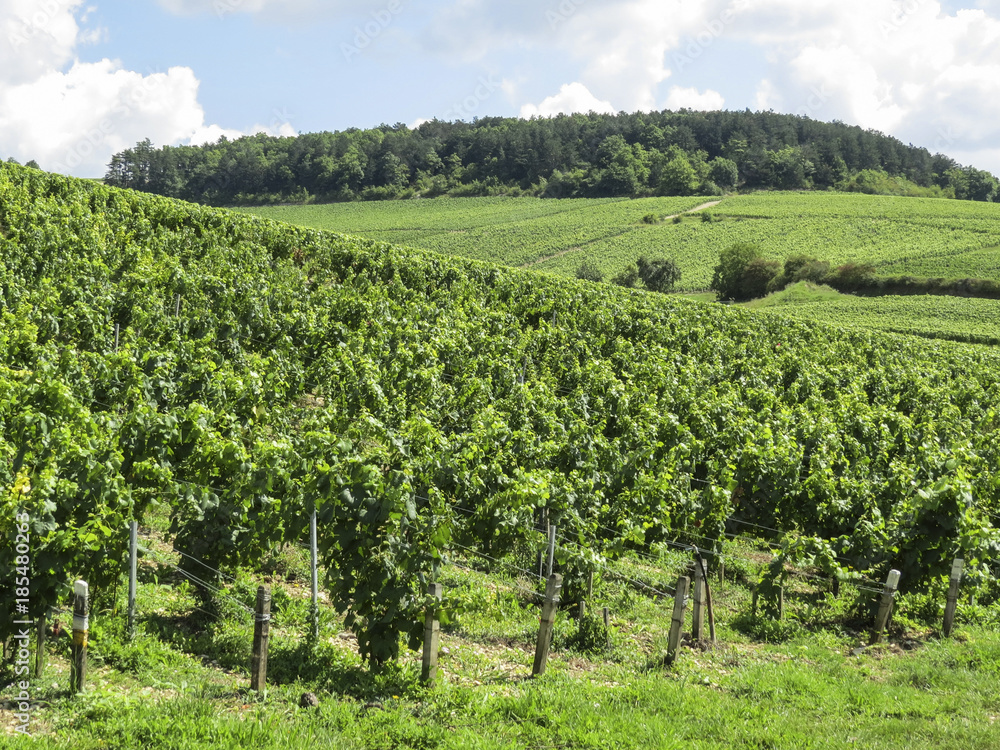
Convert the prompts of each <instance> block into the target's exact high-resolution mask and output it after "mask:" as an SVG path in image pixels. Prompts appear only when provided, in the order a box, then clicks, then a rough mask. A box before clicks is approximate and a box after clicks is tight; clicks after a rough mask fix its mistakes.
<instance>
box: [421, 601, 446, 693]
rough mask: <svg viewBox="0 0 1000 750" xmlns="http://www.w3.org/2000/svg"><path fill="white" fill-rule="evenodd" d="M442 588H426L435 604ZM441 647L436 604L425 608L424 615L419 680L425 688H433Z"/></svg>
mask: <svg viewBox="0 0 1000 750" xmlns="http://www.w3.org/2000/svg"><path fill="white" fill-rule="evenodd" d="M442 591H443V587H442V586H441V584H440V583H432V584H431V585H430V586H428V587H427V593H428V595H430V596H432V597H434V599H435V601H436V602H440V601H441V594H442ZM440 647H441V625H440V624H439V623H438V607H437V604H434V605H432V606H431V607H428V608H427V613H426V614H425V615H424V662H423V671H422V672H421V675H420V679H421V681H422V682H423V683H424V684H425V685H426V686H427V687H429V688H430V687H434V684H435V683H436V682H437V676H438V666H437V663H438V650H439V649H440Z"/></svg>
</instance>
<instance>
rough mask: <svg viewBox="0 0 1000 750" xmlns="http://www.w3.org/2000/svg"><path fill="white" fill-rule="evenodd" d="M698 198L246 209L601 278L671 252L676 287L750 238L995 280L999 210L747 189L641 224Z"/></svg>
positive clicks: (782, 252) (834, 258)
mask: <svg viewBox="0 0 1000 750" xmlns="http://www.w3.org/2000/svg"><path fill="white" fill-rule="evenodd" d="M703 201H704V199H694V198H669V199H668V198H655V199H654V198H650V199H644V200H635V201H630V200H572V201H555V200H551V201H546V200H540V199H537V198H524V199H478V198H472V199H450V200H431V201H389V202H379V203H362V204H358V203H349V204H335V205H322V206H295V207H277V208H254V209H247V210H248V211H251V212H253V213H256V214H259V215H261V216H266V217H269V218H275V219H280V220H282V221H288V222H290V223H293V224H299V225H303V226H310V227H316V228H322V229H329V230H333V231H337V232H343V233H346V234H353V235H358V236H362V237H370V238H372V239H379V240H386V241H392V242H397V243H399V244H405V245H411V246H413V247H420V248H425V249H428V250H435V251H438V252H444V253H448V254H451V255H460V256H464V257H469V258H478V259H482V260H489V261H492V262H496V263H501V264H504V265H512V266H520V265H529V264H531V265H532V267H533V268H535V269H537V270H544V271H552V272H554V273H558V274H561V275H566V276H572V275H574V274H575V273H576V269H577V268H578V267H579V265H580V263H581V262H583V261H584V260H587V261H589V262H590V263H592V264H594V265H596V266H597V267H598V268H599V269H601V271H603V273H604V274H605V277H610V276H614V275H615V274H617V273H619V272H620V271H622V270H624V269H625V268H626V267H627V266H628V265H630V264H632V263H634V262H635V260H636V258H638V257H639V256H640V255H643V254H645V255H648V256H651V257H654V258H655V257H673V258H675V259H676V260H677V261H678V262H679V263H680V265H681V269H682V271H683V278H682V280H681V283H680V285H679V289H681V290H700V289H705V288H707V287H708V285H709V283H710V281H711V276H712V269H713V267H714V265H715V263H716V262H717V260H718V254H719V251H720V250H721V249H723V248H725V247H727V246H728V245H731V244H733V243H735V242H752V243H755V244H757V245H759V246H760V248H761V249H762V251H763V253H764V254H765V255H767V256H770V257H774V258H778V259H782V258H784V257H787V256H789V255H794V254H799V253H804V254H808V255H814V256H816V257H818V258H820V259H822V260H828V261H830V262H831V263H834V264H842V263H848V262H853V263H870V264H872V265H874V266H875V267H876V268H877V269H878V270H879V271H880V272H882V273H885V274H892V275H904V274H910V275H927V276H943V277H946V278H963V277H968V276H973V277H981V278H989V279H998V280H1000V250H997V249H996V248H997V247H998V246H1000V206H998V205H996V204H983V203H971V202H967V201H953V200H935V199H925V198H897V197H886V196H868V195H859V194H841V193H754V194H750V195H746V196H734V197H729V198H725V199H723V200H722V202H721V203H720V204H719V205H718V206H715V207H713V208H711V209H709V212H710V213H711V214H712V216H713V217H714V218H716V219H719V220H717V221H712V222H706V221H702V220H701V217H700V216H698V215H692V216H685V217H684V218H683V221H681V222H680V223H674V222H672V221H663V222H661V223H658V224H655V225H649V224H645V223H643V222H642V217H643V216H645V215H647V214H649V213H654V214H656V215H657V216H659V217H664V216H669V215H672V214H677V213H681V212H684V211H688V210H691V209H693V208H695V207H696V206H697V205H699V204H700V203H702V202H703Z"/></svg>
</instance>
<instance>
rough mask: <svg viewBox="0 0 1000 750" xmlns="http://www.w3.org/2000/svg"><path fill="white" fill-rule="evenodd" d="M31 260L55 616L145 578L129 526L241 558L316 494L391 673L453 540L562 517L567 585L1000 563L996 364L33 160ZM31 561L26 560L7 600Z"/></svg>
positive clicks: (15, 342)
mask: <svg viewBox="0 0 1000 750" xmlns="http://www.w3.org/2000/svg"><path fill="white" fill-rule="evenodd" d="M612 205H614V204H612ZM663 230H664V231H665V232H667V231H669V227H666V226H664V227H663ZM0 252H2V256H3V258H4V263H3V266H2V278H0V283H2V292H3V308H2V316H3V325H2V329H0V331H2V333H0V393H2V394H3V395H2V398H0V429H2V433H0V438H2V442H0V453H2V457H3V460H2V461H0V483H2V484H3V486H4V487H5V492H4V501H3V504H2V507H0V518H2V520H3V524H4V527H5V528H10V527H11V525H12V524H13V521H14V518H15V515H16V514H18V513H19V512H23V513H26V514H28V515H29V516H30V519H31V521H30V527H31V538H32V540H33V543H32V544H33V548H32V549H33V552H32V554H33V560H34V565H35V566H36V569H37V570H38V571H44V572H45V574H44V575H42V574H41V573H39V574H36V579H37V585H36V587H35V588H34V589H33V591H32V607H33V608H35V610H37V612H36V614H37V613H38V612H41V611H42V608H43V607H44V606H47V605H48V604H49V603H52V602H54V601H56V599H57V598H58V596H59V593H60V591H61V588H60V587H61V584H62V583H64V582H65V581H67V580H69V578H70V576H73V575H80V576H85V577H87V579H88V580H90V581H92V582H93V584H94V585H97V586H100V585H101V583H102V581H108V580H111V579H112V578H113V577H115V576H117V575H118V573H119V568H118V563H119V561H120V560H121V559H122V554H123V551H124V546H125V542H126V539H124V538H123V535H122V534H121V533H120V532H119V530H120V529H121V528H123V526H124V523H125V522H126V520H127V519H129V518H132V517H140V518H141V517H142V516H143V514H144V513H146V512H147V511H148V509H149V508H150V506H151V504H152V503H154V502H155V503H161V504H166V505H167V506H169V507H170V509H171V512H172V514H173V518H174V521H173V530H174V532H175V534H176V544H177V545H178V548H179V549H184V550H186V551H188V552H189V553H191V554H193V555H195V556H197V557H199V558H201V559H203V560H205V561H207V562H208V563H209V564H211V565H213V566H215V567H220V566H221V567H224V568H225V567H226V566H232V565H237V564H242V563H245V562H247V561H250V560H257V559H258V558H259V556H260V555H261V554H262V551H266V550H268V549H270V548H272V547H274V546H275V545H278V544H280V543H283V542H288V541H298V540H300V539H301V538H302V535H303V533H304V528H303V527H304V524H305V518H306V517H307V515H308V513H307V511H308V510H309V509H310V508H311V507H313V506H314V505H315V507H316V508H317V509H318V513H319V523H320V539H321V554H322V556H323V558H324V562H325V563H326V569H327V571H328V574H327V575H328V577H327V581H326V588H327V591H328V592H329V594H330V599H331V601H332V602H333V603H334V604H335V605H336V606H337V607H338V609H340V611H342V612H346V613H347V615H348V617H347V624H348V626H349V627H352V628H354V629H355V630H356V631H357V633H358V635H359V642H360V648H361V652H362V654H363V655H364V656H365V657H366V658H368V659H370V660H371V661H373V662H375V663H380V662H382V661H384V660H387V659H391V658H393V657H394V656H395V655H396V651H397V649H398V648H399V638H398V637H397V634H398V633H399V632H413V629H414V628H419V622H418V619H417V616H418V613H419V612H420V611H421V610H420V606H419V605H420V603H421V602H422V601H423V588H422V585H421V579H422V578H424V580H426V578H425V577H426V576H432V575H434V571H435V570H436V561H438V560H439V559H440V558H441V557H442V556H447V555H448V554H449V550H451V549H454V546H453V545H456V544H461V545H463V546H464V547H469V548H474V549H479V550H483V551H485V552H490V553H494V554H503V553H505V552H506V551H508V550H509V549H511V548H513V547H514V546H515V545H517V544H518V543H519V542H521V541H522V539H523V538H524V536H525V535H526V534H528V533H529V530H530V528H531V526H532V521H533V519H534V518H535V517H536V514H537V512H538V510H539V509H541V508H546V509H547V510H548V513H549V517H550V519H552V520H553V521H554V522H557V523H558V524H559V528H560V533H561V534H564V535H565V536H566V537H567V538H569V539H573V540H576V541H578V542H579V544H580V545H581V547H580V548H579V551H578V552H572V549H574V548H573V547H569V546H568V547H566V548H565V549H564V550H562V551H561V552H560V555H561V558H560V560H559V564H560V565H561V566H562V569H563V571H564V573H565V575H566V580H567V590H568V591H571V590H572V587H573V586H574V585H576V586H578V585H579V581H580V580H582V577H583V576H584V575H585V574H586V572H587V570H588V567H589V566H590V565H591V564H592V561H593V559H594V556H595V555H598V556H600V555H609V556H610V555H614V554H615V550H620V549H621V548H622V546H623V545H628V546H633V547H638V548H640V549H644V548H646V547H647V546H648V545H650V544H653V543H655V542H659V541H663V540H680V541H686V542H694V543H697V544H699V546H701V547H704V548H707V549H711V548H712V547H713V546H714V545H716V544H717V543H718V540H720V539H721V538H723V535H724V534H725V533H726V532H727V530H731V529H732V528H734V527H733V526H732V525H731V524H733V523H735V522H736V521H740V522H742V523H743V524H759V525H763V526H769V527H775V528H777V529H781V530H783V531H788V532H793V531H794V533H795V534H796V535H799V534H801V535H804V536H805V537H807V538H810V539H811V541H808V543H806V542H802V541H800V542H799V543H796V544H792V543H791V538H792V537H789V546H788V547H787V550H788V554H789V555H792V554H798V555H800V556H801V554H804V553H803V550H809V551H810V552H809V554H810V555H813V556H815V557H816V560H817V562H816V564H817V565H819V564H821V563H822V565H823V566H824V568H825V569H827V570H828V571H829V572H830V573H831V574H836V575H841V576H851V575H856V574H857V573H858V572H864V573H866V574H867V575H881V574H882V573H884V572H885V571H886V570H887V569H888V568H889V567H890V566H894V567H897V568H899V569H900V570H902V571H903V586H904V588H918V587H921V586H925V585H927V584H929V583H931V582H933V581H936V580H938V578H939V577H940V576H942V575H944V574H945V573H947V571H948V569H949V566H950V564H951V560H952V558H953V557H954V556H955V554H956V553H961V554H962V555H963V556H964V557H965V559H966V561H967V566H968V567H967V570H968V576H969V580H970V581H972V582H977V581H983V580H985V579H987V578H989V577H991V576H992V573H993V570H992V568H991V567H990V566H991V565H992V564H993V563H992V562H991V561H992V560H993V559H995V552H996V550H997V547H998V539H1000V537H998V535H997V531H996V529H994V527H993V525H992V521H993V518H994V517H995V515H994V514H997V513H1000V468H998V467H1000V440H998V437H1000V418H998V413H997V407H996V404H997V403H998V402H1000V354H997V353H994V352H993V351H991V350H978V349H976V348H971V347H963V346H960V345H956V344H951V343H939V342H926V343H925V342H920V341H917V340H912V339H909V338H905V337H895V336H890V335H880V334H874V333H870V332H863V331H857V332H852V331H846V330H842V329H839V328H834V327H827V326H823V325H819V324H812V323H801V322H796V321H793V320H789V319H787V318H784V317H779V316H772V315H760V314H755V313H752V312H749V311H745V310H738V309H729V308H724V307H721V306H718V307H716V306H704V305H697V304H693V303H687V302H685V301H683V300H678V299H673V298H667V297H661V296H656V295H647V294H644V293H639V292H633V291H631V290H625V289H621V288H617V287H613V286H607V285H595V284H588V283H584V282H579V281H576V280H573V279H557V278H551V277H546V276H542V275H538V274H535V273H531V272H528V271H521V270H515V269H503V268H498V267H493V266H490V265H487V264H485V263H480V262H476V261H473V260H460V259H454V258H449V257H444V256H441V255H437V254H434V253H430V252H421V251H414V250H407V249H402V248H399V247H394V246H391V245H386V244H381V243H378V242H374V241H365V240H357V239H349V238H344V237H341V236H337V235H333V234H326V233H323V232H320V231H316V230H312V229H304V228H296V227H292V226H288V225H283V224H279V223H277V222H274V221H270V220H266V219H262V218H259V217H255V216H247V215H241V214H234V213H230V212H226V211H222V210H217V209H209V208H204V207H198V206H193V205H188V204H184V203H181V202H178V201H174V200H170V199H165V198H160V197H154V196H149V195H142V194H138V193H133V192H129V191H121V190H115V189H111V188H106V187H103V186H98V185H94V184H91V183H87V182H84V181H78V180H72V179H67V178H63V177H58V176H52V175H47V174H44V173H41V172H39V171H36V170H26V169H21V168H19V167H16V166H12V165H7V164H5V165H2V166H0ZM741 528H746V527H741ZM803 545H804V546H803ZM14 564H15V557H14V553H13V551H12V548H9V547H3V548H2V549H0V577H2V578H3V580H4V586H3V589H2V591H3V598H4V602H3V606H5V607H8V611H10V607H12V606H13V605H12V601H11V598H12V596H13V594H12V591H13V587H11V586H10V585H9V584H8V578H9V577H11V576H12V575H13V571H14V569H15V565H14ZM200 575H204V572H201V573H200ZM983 596H987V593H986V592H985V590H984V593H983Z"/></svg>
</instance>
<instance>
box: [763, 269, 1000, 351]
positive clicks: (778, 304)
mask: <svg viewBox="0 0 1000 750" xmlns="http://www.w3.org/2000/svg"><path fill="white" fill-rule="evenodd" d="M750 307H753V308H755V309H758V310H768V311H773V312H776V313H780V314H782V315H790V316H793V317H795V318H799V319H806V320H817V321H821V322H824V323H834V324H836V325H842V326H852V327H861V328H877V329H880V330H883V331H891V332H894V333H905V334H911V335H916V336H923V337H927V338H941V339H950V340H953V341H964V342H968V343H974V344H991V345H998V344H1000V300H993V299H966V298H962V297H932V296H927V295H922V296H912V297H896V296H888V297H855V296H853V295H850V294H838V293H837V292H835V291H833V290H832V289H830V288H829V287H819V288H816V287H813V286H812V285H809V284H806V283H804V282H803V283H799V284H796V285H795V286H793V287H789V288H788V289H786V290H785V291H783V292H781V293H779V294H776V295H772V296H771V297H768V298H766V299H764V300H759V301H757V302H755V303H752V304H751V305H750Z"/></svg>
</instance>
